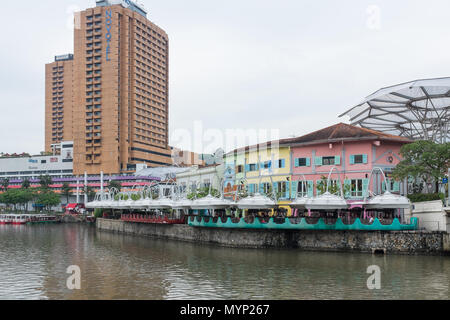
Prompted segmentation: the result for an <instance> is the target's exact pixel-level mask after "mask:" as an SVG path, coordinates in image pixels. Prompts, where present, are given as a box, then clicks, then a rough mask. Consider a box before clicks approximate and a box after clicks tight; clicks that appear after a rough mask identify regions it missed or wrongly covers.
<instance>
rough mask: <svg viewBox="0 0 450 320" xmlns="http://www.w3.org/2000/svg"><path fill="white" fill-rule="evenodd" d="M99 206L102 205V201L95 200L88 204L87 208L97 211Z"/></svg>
mask: <svg viewBox="0 0 450 320" xmlns="http://www.w3.org/2000/svg"><path fill="white" fill-rule="evenodd" d="M99 205H101V201H98V200H94V201H91V202H88V203H86V208H88V209H97V208H99Z"/></svg>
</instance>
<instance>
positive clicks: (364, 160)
mask: <svg viewBox="0 0 450 320" xmlns="http://www.w3.org/2000/svg"><path fill="white" fill-rule="evenodd" d="M367 162H368V161H367V154H363V163H364V164H367Z"/></svg>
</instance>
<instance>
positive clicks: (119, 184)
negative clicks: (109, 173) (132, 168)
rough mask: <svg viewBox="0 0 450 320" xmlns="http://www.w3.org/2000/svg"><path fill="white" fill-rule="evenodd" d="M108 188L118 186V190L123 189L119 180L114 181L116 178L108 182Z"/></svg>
mask: <svg viewBox="0 0 450 320" xmlns="http://www.w3.org/2000/svg"><path fill="white" fill-rule="evenodd" d="M108 188H109V189H110V190H111V189H112V188H116V189H117V190H119V191H120V190H121V189H122V184H121V183H120V182H119V181H114V180H111V181H110V182H109V183H108Z"/></svg>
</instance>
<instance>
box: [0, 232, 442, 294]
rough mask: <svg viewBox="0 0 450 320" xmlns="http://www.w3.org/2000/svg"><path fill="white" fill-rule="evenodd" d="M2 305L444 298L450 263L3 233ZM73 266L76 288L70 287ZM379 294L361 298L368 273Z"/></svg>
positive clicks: (97, 235)
mask: <svg viewBox="0 0 450 320" xmlns="http://www.w3.org/2000/svg"><path fill="white" fill-rule="evenodd" d="M0 243H1V249H0V299H94V300H95V299H155V300H160V299H449V298H450V293H449V286H450V258H448V257H425V256H372V255H368V254H346V253H320V252H319V253H318V252H301V251H298V250H249V249H229V248H219V247H214V246H206V245H194V244H188V243H182V242H171V241H164V240H157V239H150V238H139V237H133V236H124V235H118V234H112V233H107V232H100V231H97V230H96V229H95V228H92V227H86V226H80V225H59V226H21V227H13V226H0ZM70 265H78V266H80V268H81V271H82V283H81V285H82V289H81V290H75V291H71V290H68V289H67V287H66V280H67V277H68V276H69V275H68V274H66V269H67V267H68V266H70ZM370 265H378V266H380V267H381V270H382V289H381V290H375V291H370V290H368V289H367V286H366V281H367V278H368V276H369V275H368V274H366V270H367V267H368V266H370Z"/></svg>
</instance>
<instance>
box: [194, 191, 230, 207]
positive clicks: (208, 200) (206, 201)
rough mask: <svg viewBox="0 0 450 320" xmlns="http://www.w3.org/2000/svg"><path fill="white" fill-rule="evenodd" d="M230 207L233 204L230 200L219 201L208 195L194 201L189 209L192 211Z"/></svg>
mask: <svg viewBox="0 0 450 320" xmlns="http://www.w3.org/2000/svg"><path fill="white" fill-rule="evenodd" d="M232 205H233V202H232V201H230V200H226V199H219V198H216V197H213V196H212V195H210V194H209V195H207V196H206V197H204V198H201V199H197V200H194V201H193V202H192V204H191V208H192V209H194V210H205V209H227V208H229V207H231V206H232Z"/></svg>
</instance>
